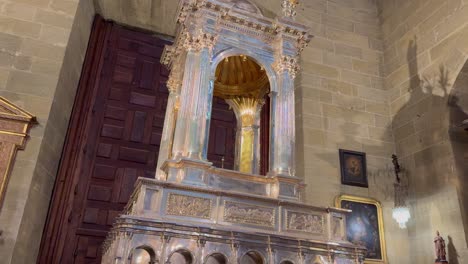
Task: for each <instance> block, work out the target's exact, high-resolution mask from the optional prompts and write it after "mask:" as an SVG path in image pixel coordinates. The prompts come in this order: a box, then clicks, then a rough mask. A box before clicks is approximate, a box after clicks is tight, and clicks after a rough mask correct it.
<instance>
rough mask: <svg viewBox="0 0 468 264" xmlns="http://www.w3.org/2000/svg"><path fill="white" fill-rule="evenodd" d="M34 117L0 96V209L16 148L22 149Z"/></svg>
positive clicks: (34, 119)
mask: <svg viewBox="0 0 468 264" xmlns="http://www.w3.org/2000/svg"><path fill="white" fill-rule="evenodd" d="M35 122H36V118H35V117H34V116H33V115H31V114H30V113H28V112H27V111H25V110H23V109H21V108H19V107H18V106H16V105H14V104H12V103H11V102H9V101H8V100H7V99H5V98H3V97H1V96H0V210H1V208H2V204H3V198H4V195H5V190H6V187H7V183H8V178H9V174H10V172H11V169H12V167H13V162H14V159H15V156H16V152H17V150H18V149H24V147H25V143H26V139H27V137H28V131H29V128H30V127H31V125H32V124H34V123H35Z"/></svg>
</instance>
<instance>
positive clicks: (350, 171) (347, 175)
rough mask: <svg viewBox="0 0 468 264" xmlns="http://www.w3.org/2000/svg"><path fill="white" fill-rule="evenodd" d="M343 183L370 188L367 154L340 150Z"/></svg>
mask: <svg viewBox="0 0 468 264" xmlns="http://www.w3.org/2000/svg"><path fill="white" fill-rule="evenodd" d="M340 167H341V183H342V184H346V185H353V186H359V187H366V188H367V187H368V186H369V184H368V182H367V167H366V153H363V152H357V151H352V150H344V149H340Z"/></svg>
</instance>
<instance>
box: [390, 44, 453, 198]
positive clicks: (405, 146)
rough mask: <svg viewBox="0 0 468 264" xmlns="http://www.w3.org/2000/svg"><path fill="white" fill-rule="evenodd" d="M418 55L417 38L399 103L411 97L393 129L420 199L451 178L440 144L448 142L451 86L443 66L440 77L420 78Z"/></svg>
mask: <svg viewBox="0 0 468 264" xmlns="http://www.w3.org/2000/svg"><path fill="white" fill-rule="evenodd" d="M417 56H418V46H417V40H416V37H415V38H414V40H410V42H409V43H408V49H407V64H408V71H409V77H410V80H409V82H408V83H407V84H406V87H405V86H403V87H405V88H406V89H407V90H406V91H405V90H401V91H400V94H401V95H400V98H399V99H398V100H402V99H403V100H404V98H405V93H408V94H407V95H408V96H409V98H408V99H406V102H405V103H404V105H403V106H402V107H401V108H400V109H399V110H398V112H397V113H395V114H394V116H393V119H392V125H391V130H392V134H393V135H394V139H395V144H396V150H397V154H398V155H399V157H400V159H401V163H402V166H404V167H406V168H407V170H408V171H407V175H408V180H409V188H410V193H411V194H412V197H411V198H417V199H420V198H424V197H430V196H432V195H433V194H436V193H437V192H438V191H439V188H440V186H444V185H445V184H446V183H447V182H448V181H449V178H450V170H449V162H448V160H447V159H448V158H449V155H447V154H448V146H446V145H443V144H441V143H442V142H443V141H444V140H445V139H447V131H446V128H447V126H448V124H447V118H446V110H445V109H446V105H447V97H448V94H447V89H448V87H449V86H450V83H449V78H448V76H449V73H448V71H447V70H446V68H445V67H444V66H440V67H439V72H438V74H434V75H433V76H424V77H422V78H421V76H420V75H419V69H418V61H417ZM392 114H393V113H392ZM416 183H417V184H416Z"/></svg>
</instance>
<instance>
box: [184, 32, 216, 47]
mask: <svg viewBox="0 0 468 264" xmlns="http://www.w3.org/2000/svg"><path fill="white" fill-rule="evenodd" d="M183 37H184V41H183V44H182V46H183V47H184V48H185V49H186V50H187V51H195V52H199V51H201V50H202V49H204V48H208V49H209V50H210V51H211V50H212V49H213V47H214V45H215V44H216V41H217V40H218V36H215V35H212V34H209V33H206V32H203V31H202V30H199V31H198V32H196V33H195V34H191V33H189V32H188V31H186V32H184V36H183Z"/></svg>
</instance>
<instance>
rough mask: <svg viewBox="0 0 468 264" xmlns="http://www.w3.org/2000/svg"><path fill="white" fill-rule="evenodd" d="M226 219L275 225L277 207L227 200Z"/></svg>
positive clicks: (235, 221) (225, 206) (268, 225)
mask: <svg viewBox="0 0 468 264" xmlns="http://www.w3.org/2000/svg"><path fill="white" fill-rule="evenodd" d="M224 221H226V222H232V223H238V224H251V225H259V226H266V227H274V226H275V208H272V207H265V206H258V205H250V204H245V203H239V202H233V201H226V202H225V203H224Z"/></svg>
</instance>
